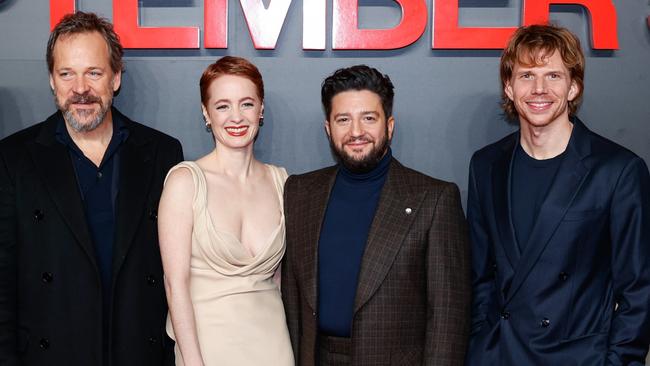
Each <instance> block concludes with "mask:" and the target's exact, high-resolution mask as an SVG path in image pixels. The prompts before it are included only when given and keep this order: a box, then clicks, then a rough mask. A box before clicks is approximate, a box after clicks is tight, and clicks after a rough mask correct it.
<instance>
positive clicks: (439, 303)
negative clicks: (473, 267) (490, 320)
mask: <svg viewBox="0 0 650 366" xmlns="http://www.w3.org/2000/svg"><path fill="white" fill-rule="evenodd" d="M428 239H429V249H428V252H427V276H428V277H427V303H428V307H427V308H428V310H427V311H428V314H427V327H426V339H425V342H426V343H425V344H426V345H427V346H426V347H425V352H426V354H425V365H427V366H432V365H462V364H463V360H464V357H465V350H466V347H467V338H468V335H469V318H470V303H471V287H470V270H469V262H470V258H469V248H468V246H469V242H468V237H467V222H466V221H465V216H464V215H463V208H462V206H461V203H460V193H459V192H458V188H457V187H456V185H455V184H449V185H447V186H446V187H445V188H444V190H443V192H442V193H441V194H440V197H439V198H438V201H437V202H436V206H435V210H434V215H433V222H432V223H431V227H430V229H429V238H428Z"/></svg>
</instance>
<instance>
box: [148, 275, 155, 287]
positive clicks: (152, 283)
mask: <svg viewBox="0 0 650 366" xmlns="http://www.w3.org/2000/svg"><path fill="white" fill-rule="evenodd" d="M147 284H148V285H149V286H155V285H156V277H154V276H153V275H148V276H147Z"/></svg>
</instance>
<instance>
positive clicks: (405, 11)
mask: <svg viewBox="0 0 650 366" xmlns="http://www.w3.org/2000/svg"><path fill="white" fill-rule="evenodd" d="M304 1H309V0H304ZM395 2H397V3H398V4H399V6H400V7H401V8H402V20H401V21H400V23H399V24H398V25H397V27H395V28H392V29H359V17H358V10H359V9H358V0H334V14H333V16H332V48H333V49H335V50H345V49H347V50H368V49H375V50H392V49H396V48H402V47H406V46H408V45H410V44H411V43H413V42H415V41H416V40H417V39H418V38H420V36H421V35H422V33H424V29H425V28H426V26H427V7H426V5H425V3H424V1H423V0H395Z"/></svg>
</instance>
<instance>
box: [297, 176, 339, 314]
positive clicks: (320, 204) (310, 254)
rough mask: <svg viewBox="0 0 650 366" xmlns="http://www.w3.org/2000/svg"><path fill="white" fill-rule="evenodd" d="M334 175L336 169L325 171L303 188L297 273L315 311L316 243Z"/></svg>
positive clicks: (316, 284) (306, 296)
mask: <svg viewBox="0 0 650 366" xmlns="http://www.w3.org/2000/svg"><path fill="white" fill-rule="evenodd" d="M336 173H337V169H336V168H335V167H332V168H329V169H326V170H324V171H323V173H322V174H321V175H318V176H315V177H314V179H313V180H312V182H311V184H308V186H307V187H304V189H305V196H306V199H308V200H309V203H308V206H307V211H306V212H305V214H304V216H303V217H302V218H301V221H302V222H303V225H304V230H305V231H304V232H305V233H306V236H305V238H304V243H305V245H303V246H302V248H303V249H304V252H303V253H302V256H299V257H298V258H303V259H304V260H303V261H302V262H301V263H300V265H302V266H303V268H302V269H301V270H300V272H299V273H304V274H305V277H304V279H305V283H304V288H305V289H307V292H306V294H305V298H306V299H307V302H308V303H309V305H310V306H311V308H312V309H314V310H316V309H317V299H316V297H317V292H318V290H317V286H318V283H317V282H318V278H317V276H316V274H317V273H318V242H319V239H320V231H321V227H322V225H323V219H324V217H325V210H326V209H327V203H328V201H329V196H330V192H331V191H332V187H333V186H334V181H335V179H336Z"/></svg>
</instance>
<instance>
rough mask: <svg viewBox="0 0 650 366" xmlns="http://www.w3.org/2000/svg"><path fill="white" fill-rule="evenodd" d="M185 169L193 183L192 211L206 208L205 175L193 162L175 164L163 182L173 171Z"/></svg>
mask: <svg viewBox="0 0 650 366" xmlns="http://www.w3.org/2000/svg"><path fill="white" fill-rule="evenodd" d="M180 168H185V169H187V170H189V171H190V173H192V180H193V181H194V197H193V198H192V206H193V207H194V209H195V210H196V209H199V208H201V209H204V208H206V207H207V202H208V201H207V183H206V180H205V174H204V173H203V170H201V168H200V167H199V165H198V164H197V163H196V162H194V161H183V162H180V163H178V164H176V165H175V166H174V167H173V168H171V169H170V170H169V172H168V173H167V177H165V182H167V178H169V175H170V174H171V172H173V171H174V170H177V169H180Z"/></svg>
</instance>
